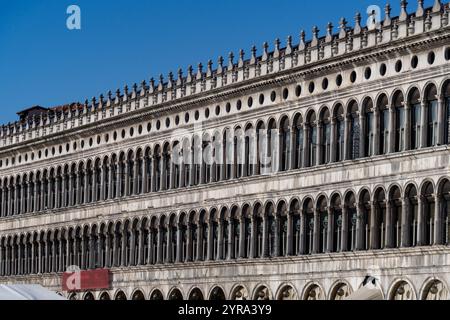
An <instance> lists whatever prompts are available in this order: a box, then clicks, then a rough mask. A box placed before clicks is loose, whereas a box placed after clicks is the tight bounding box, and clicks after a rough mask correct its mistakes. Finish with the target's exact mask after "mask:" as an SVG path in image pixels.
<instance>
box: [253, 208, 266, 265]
mask: <svg viewBox="0 0 450 320" xmlns="http://www.w3.org/2000/svg"><path fill="white" fill-rule="evenodd" d="M253 215H254V217H255V221H254V223H255V232H256V235H255V238H256V239H255V257H256V258H262V257H263V242H264V219H263V212H262V207H261V205H260V204H259V203H258V204H256V205H255V207H254V209H253Z"/></svg>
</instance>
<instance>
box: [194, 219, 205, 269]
mask: <svg viewBox="0 0 450 320" xmlns="http://www.w3.org/2000/svg"><path fill="white" fill-rule="evenodd" d="M195 260H196V261H202V260H203V223H201V222H200V221H199V222H198V225H197V257H196V258H195Z"/></svg>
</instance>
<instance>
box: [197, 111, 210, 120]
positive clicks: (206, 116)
mask: <svg viewBox="0 0 450 320" xmlns="http://www.w3.org/2000/svg"><path fill="white" fill-rule="evenodd" d="M205 118H206V119H208V118H209V108H206V109H205ZM196 120H198V119H196Z"/></svg>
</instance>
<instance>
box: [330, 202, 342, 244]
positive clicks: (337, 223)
mask: <svg viewBox="0 0 450 320" xmlns="http://www.w3.org/2000/svg"><path fill="white" fill-rule="evenodd" d="M331 210H332V212H333V221H332V223H330V224H331V228H332V232H331V234H332V236H333V240H332V246H331V252H341V251H343V250H342V248H343V246H342V238H343V237H342V236H343V225H342V222H343V221H342V220H343V216H342V208H341V197H340V196H339V195H337V194H336V195H334V196H333V198H332V199H331Z"/></svg>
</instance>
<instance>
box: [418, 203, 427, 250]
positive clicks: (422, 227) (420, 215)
mask: <svg viewBox="0 0 450 320" xmlns="http://www.w3.org/2000/svg"><path fill="white" fill-rule="evenodd" d="M417 201H418V204H417V246H422V245H424V244H425V239H424V237H425V233H424V231H425V224H426V221H424V220H425V219H424V201H425V199H424V196H422V195H419V196H418V197H417Z"/></svg>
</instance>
